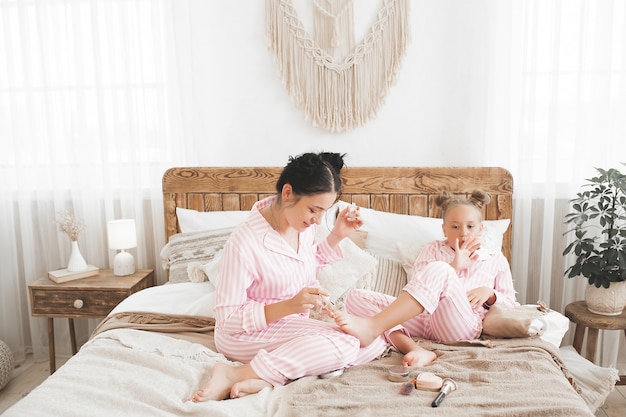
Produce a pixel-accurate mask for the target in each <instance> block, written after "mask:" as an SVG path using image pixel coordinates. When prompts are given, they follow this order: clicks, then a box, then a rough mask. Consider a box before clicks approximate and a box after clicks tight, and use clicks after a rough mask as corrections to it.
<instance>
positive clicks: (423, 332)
mask: <svg viewBox="0 0 626 417" xmlns="http://www.w3.org/2000/svg"><path fill="white" fill-rule="evenodd" d="M479 254H480V256H479V259H478V260H476V261H474V262H472V263H471V265H470V266H469V267H468V268H467V269H465V270H462V271H459V272H458V273H457V272H456V271H455V270H454V268H452V267H451V266H450V262H452V260H453V259H454V250H453V249H452V248H451V247H450V246H448V245H446V244H445V242H442V241H434V242H431V243H429V244H427V245H426V246H424V248H423V249H422V251H421V252H420V254H419V256H418V257H417V259H416V261H415V263H414V265H413V269H412V272H411V274H410V277H409V282H408V283H407V285H406V286H405V287H404V288H403V291H406V292H408V293H409V294H410V295H411V296H412V297H413V298H415V299H416V300H417V301H418V302H419V303H420V304H421V305H422V306H423V307H424V312H423V313H422V314H419V315H417V316H415V317H413V318H412V319H410V320H408V321H406V322H404V323H402V325H401V326H397V327H395V328H393V329H391V330H389V331H387V332H386V333H385V337H386V338H388V335H389V333H390V332H392V331H395V330H398V329H401V328H404V329H405V330H407V331H408V332H409V334H410V335H411V336H413V337H420V338H424V339H428V340H435V341H441V342H456V341H458V340H471V339H475V338H477V337H479V336H480V334H481V332H482V321H483V318H484V317H485V314H486V313H487V311H488V307H486V306H480V307H478V309H477V310H476V311H474V310H473V309H472V307H471V305H470V303H469V301H468V299H467V292H468V291H469V290H471V289H474V288H478V287H489V288H493V289H494V291H495V294H496V304H499V305H503V306H515V305H518V303H517V302H516V300H515V289H514V288H513V278H512V276H511V270H510V267H509V264H508V262H507V260H506V258H505V257H504V255H503V254H502V253H489V252H487V251H485V250H482V249H481V250H479ZM393 300H395V297H391V296H388V295H386V294H380V293H375V292H372V291H365V290H353V291H352V292H351V293H350V294H349V295H348V298H347V300H346V310H347V311H348V312H349V313H351V314H354V315H356V316H361V317H370V316H373V315H375V314H376V313H378V312H379V311H381V310H382V309H384V308H385V307H387V306H388V305H389V304H391V302H392V301H393Z"/></svg>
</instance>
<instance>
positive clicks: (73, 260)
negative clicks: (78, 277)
mask: <svg viewBox="0 0 626 417" xmlns="http://www.w3.org/2000/svg"><path fill="white" fill-rule="evenodd" d="M85 269H87V261H85V258H83V255H82V254H81V253H80V249H79V248H78V241H76V240H72V254H71V255H70V260H69V262H68V263H67V270H68V271H70V272H79V271H84V270H85Z"/></svg>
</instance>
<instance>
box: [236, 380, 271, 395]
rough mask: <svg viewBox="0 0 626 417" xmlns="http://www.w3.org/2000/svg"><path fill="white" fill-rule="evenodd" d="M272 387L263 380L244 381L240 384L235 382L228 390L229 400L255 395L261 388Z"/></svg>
mask: <svg viewBox="0 0 626 417" xmlns="http://www.w3.org/2000/svg"><path fill="white" fill-rule="evenodd" d="M272 387H273V385H272V384H270V383H269V382H267V381H266V380H264V379H260V378H257V379H246V380H244V381H241V382H237V383H236V384H235V385H233V387H232V389H231V390H230V398H241V397H245V396H246V395H250V394H256V393H257V392H259V391H261V390H262V389H263V388H272Z"/></svg>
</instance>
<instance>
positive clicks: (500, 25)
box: [487, 0, 626, 367]
mask: <svg viewBox="0 0 626 417" xmlns="http://www.w3.org/2000/svg"><path fill="white" fill-rule="evenodd" d="M625 3H626V2H624V1H623V0H598V1H588V0H569V1H558V0H525V1H510V2H501V1H494V2H493V3H492V4H493V6H494V7H493V9H492V11H493V13H494V15H493V16H494V19H493V24H492V30H493V32H492V33H491V36H492V37H491V39H492V43H491V46H492V48H493V49H492V52H493V53H492V54H490V59H491V62H490V65H489V67H490V69H491V70H492V71H493V72H492V75H493V78H492V80H491V84H490V87H489V88H490V90H491V91H490V93H489V100H488V103H487V107H488V108H489V112H488V117H487V119H488V127H487V134H488V140H487V142H488V146H489V149H490V151H489V153H490V158H491V162H493V163H495V164H501V163H502V161H508V165H507V166H509V167H510V169H511V171H512V172H513V177H514V178H515V196H514V200H515V206H514V213H515V222H516V223H515V225H514V229H513V234H514V236H515V237H514V245H515V247H514V257H513V268H514V275H515V278H516V280H517V281H516V287H517V289H518V290H519V291H520V298H521V300H522V301H525V302H529V303H532V302H535V301H537V300H544V301H546V302H548V303H549V305H550V306H551V307H552V308H554V309H556V310H559V311H563V309H564V308H565V306H566V305H567V304H568V303H569V302H571V301H574V300H580V299H583V295H584V287H585V285H586V280H584V279H582V278H576V279H567V278H563V271H564V270H565V269H566V267H567V265H568V262H571V260H569V259H566V258H564V257H563V256H562V252H563V249H564V248H565V246H566V243H567V242H566V239H565V238H564V237H563V232H564V230H565V229H564V224H563V220H564V215H565V213H566V212H567V211H568V210H569V207H568V200H569V199H570V198H573V197H574V196H575V193H576V192H578V191H579V185H580V184H581V183H582V182H583V181H584V179H585V178H590V177H591V176H593V175H594V174H595V170H594V167H602V168H609V167H615V168H620V169H622V170H623V169H625V168H626V167H624V166H623V165H621V164H620V163H621V162H626V117H624V115H626V7H625ZM526 277H527V278H526ZM601 336H602V337H601V349H600V350H599V352H598V353H599V354H598V362H599V363H601V364H602V365H604V366H616V365H617V362H621V366H622V367H624V366H626V363H625V362H626V350H625V349H624V333H623V332H618V331H601ZM565 342H569V343H571V335H570V336H569V340H567V339H566V340H565ZM619 346H621V348H618V347H619Z"/></svg>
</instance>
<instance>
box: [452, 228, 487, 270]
mask: <svg viewBox="0 0 626 417" xmlns="http://www.w3.org/2000/svg"><path fill="white" fill-rule="evenodd" d="M478 249H480V242H479V241H478V238H477V237H473V236H472V237H469V238H467V239H466V240H465V241H464V242H463V243H462V244H460V245H459V240H458V239H456V241H455V242H454V259H453V260H452V262H451V263H450V265H451V266H452V267H453V268H454V269H455V270H456V271H462V270H464V269H467V268H468V267H469V266H470V265H471V264H472V262H474V261H475V260H476V259H478V252H477V251H478Z"/></svg>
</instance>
